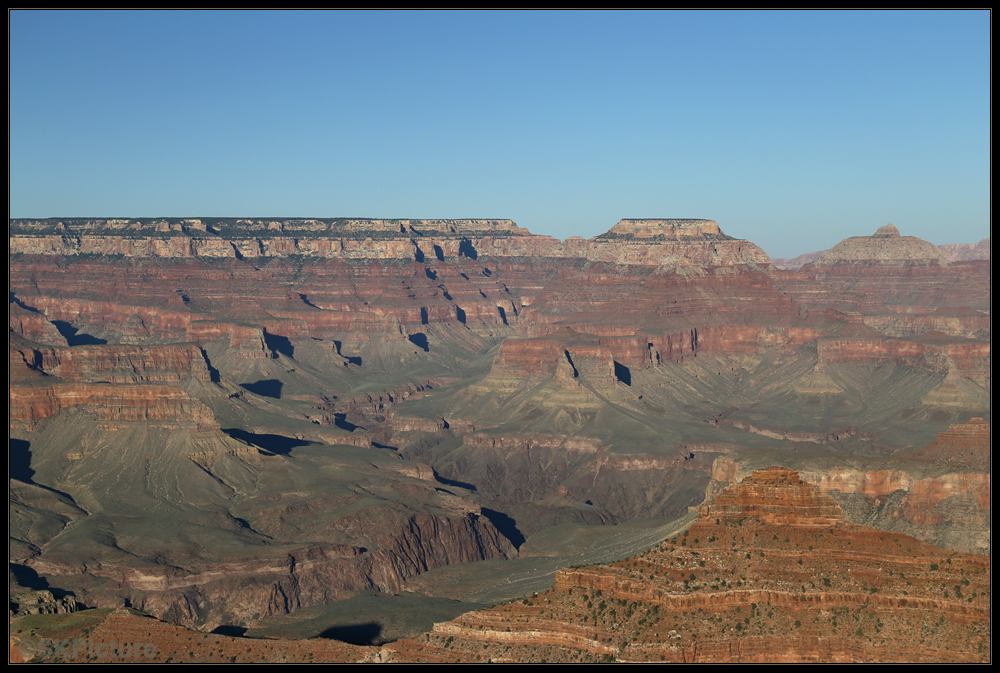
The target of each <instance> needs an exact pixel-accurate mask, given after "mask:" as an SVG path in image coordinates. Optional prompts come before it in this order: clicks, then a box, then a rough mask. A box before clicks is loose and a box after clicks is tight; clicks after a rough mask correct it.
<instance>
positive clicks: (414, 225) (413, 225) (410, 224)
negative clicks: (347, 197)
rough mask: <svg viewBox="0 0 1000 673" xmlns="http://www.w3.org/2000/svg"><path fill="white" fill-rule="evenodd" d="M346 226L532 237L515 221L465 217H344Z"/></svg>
mask: <svg viewBox="0 0 1000 673" xmlns="http://www.w3.org/2000/svg"><path fill="white" fill-rule="evenodd" d="M343 227H344V229H345V230H347V231H351V232H365V231H390V232H399V233H402V234H417V235H422V234H425V233H427V234H434V235H448V234H453V235H460V236H461V235H471V236H530V235H531V233H530V232H529V231H528V230H527V229H522V228H521V227H519V226H517V225H516V224H515V223H514V220H493V219H462V220H411V219H403V220H399V219H396V220H373V219H354V220H344V221H343Z"/></svg>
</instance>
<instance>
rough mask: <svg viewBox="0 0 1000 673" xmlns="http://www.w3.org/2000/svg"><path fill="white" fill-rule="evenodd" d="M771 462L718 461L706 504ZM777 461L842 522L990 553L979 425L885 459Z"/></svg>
mask: <svg viewBox="0 0 1000 673" xmlns="http://www.w3.org/2000/svg"><path fill="white" fill-rule="evenodd" d="M774 459H775V457H774V456H773V455H760V456H755V455H754V453H753V452H748V451H742V452H734V453H729V454H726V455H722V456H719V457H718V458H716V459H715V462H714V463H713V465H712V482H711V484H710V485H709V487H708V491H707V494H706V501H707V502H711V501H712V499H713V498H716V497H718V494H719V493H721V492H722V490H723V489H725V488H726V487H727V486H729V485H733V484H737V483H738V482H739V481H740V480H741V479H744V478H748V477H749V475H751V474H752V473H754V471H755V470H758V469H760V467H761V463H762V462H767V461H773V460H774ZM782 462H783V463H784V464H785V465H786V466H788V467H789V468H792V469H796V470H798V471H799V473H800V474H801V475H802V478H803V479H805V480H807V481H808V482H810V483H812V484H815V485H816V486H817V487H819V488H820V489H821V490H823V491H824V492H825V493H827V494H829V495H830V496H833V497H834V498H835V499H836V501H837V502H838V504H839V505H840V506H841V507H843V509H844V512H845V516H846V517H847V519H848V520H849V521H853V522H855V523H859V524H865V525H869V526H872V527H875V528H878V529H880V530H888V531H897V532H904V533H907V534H909V535H913V536H915V537H917V538H919V539H921V540H925V541H928V542H931V543H933V544H936V545H938V546H941V547H945V548H950V549H956V550H959V551H964V552H972V553H984V552H987V551H988V550H989V549H990V547H991V542H990V539H991V536H990V527H991V524H990V521H991V517H990V509H991V492H992V486H991V475H990V470H989V465H990V425H989V423H986V422H985V421H983V420H982V419H981V418H973V419H971V420H970V421H969V422H968V423H961V424H956V425H952V426H951V427H950V428H949V429H948V430H947V431H945V432H942V433H940V434H938V438H937V439H936V440H935V441H933V442H932V443H931V444H929V445H928V446H926V447H923V448H919V449H911V450H906V451H901V452H899V453H897V454H896V455H894V456H891V457H886V458H878V459H874V458H863V457H854V456H844V455H837V454H825V455H824V454H811V455H808V454H797V455H796V454H790V455H787V456H785V457H784V458H783V459H782Z"/></svg>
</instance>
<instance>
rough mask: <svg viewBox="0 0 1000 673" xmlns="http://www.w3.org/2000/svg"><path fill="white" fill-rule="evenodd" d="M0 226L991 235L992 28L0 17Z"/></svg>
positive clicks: (922, 17) (799, 249)
mask: <svg viewBox="0 0 1000 673" xmlns="http://www.w3.org/2000/svg"><path fill="white" fill-rule="evenodd" d="M9 31H10V127H9V129H10V131H9V142H10V154H9V162H10V165H9V170H10V184H9V187H10V201H9V209H10V212H9V214H10V216H11V217H54V216H58V217H156V216H164V217H184V216H217V217H226V216H240V217H243V216H247V217H249V216H252V217H269V216H282V217H385V218H463V217H477V218H507V219H513V220H514V221H516V222H517V223H518V224H519V225H520V226H522V227H526V228H527V229H529V230H530V231H531V232H532V233H536V234H548V235H551V236H556V237H559V238H566V237H568V236H574V235H576V236H585V237H591V236H594V235H597V234H599V233H602V232H604V231H607V230H608V229H610V228H611V226H613V225H614V224H615V223H616V222H617V221H618V220H619V219H621V218H639V217H692V218H707V219H714V220H716V221H718V222H719V224H720V226H721V227H722V230H723V231H724V232H726V233H727V234H730V235H732V236H735V237H738V238H746V239H749V240H751V241H753V242H754V243H756V244H758V245H760V246H761V247H762V248H763V249H764V250H765V251H766V252H767V253H768V254H769V255H771V256H772V257H794V256H796V255H799V254H802V253H805V252H812V251H816V250H822V249H825V248H829V247H831V246H832V245H834V244H836V243H837V242H838V241H839V240H841V239H843V238H846V237H848V236H857V235H867V234H871V233H872V232H873V231H874V230H875V229H876V228H878V227H879V226H882V225H884V224H886V223H888V222H892V223H894V224H896V225H897V226H898V227H899V229H900V232H901V233H902V234H903V235H910V236H919V237H921V238H924V239H926V240H929V241H930V242H932V243H935V244H945V243H975V242H977V241H978V240H980V239H981V238H983V237H985V236H989V234H990V190H989V175H990V113H989V111H990V14H989V12H988V11H987V10H983V11H954V12H940V11H938V12H98V11H83V12H54V11H41V12H35V11H21V10H18V11H11V12H9Z"/></svg>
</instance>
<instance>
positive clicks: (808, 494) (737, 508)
mask: <svg viewBox="0 0 1000 673" xmlns="http://www.w3.org/2000/svg"><path fill="white" fill-rule="evenodd" d="M748 518H756V519H759V520H760V521H761V522H762V523H766V524H769V525H772V526H832V525H834V524H836V523H837V522H838V521H841V520H843V518H844V511H843V510H842V509H841V508H840V505H838V504H837V503H836V501H835V500H834V499H833V498H831V497H830V496H828V495H826V494H825V493H823V491H821V490H820V489H819V488H818V487H817V486H814V485H812V484H806V483H803V482H802V481H801V480H800V479H799V473H798V472H795V471H794V470H787V469H784V468H780V467H772V468H769V469H766V470H755V471H754V473H753V475H751V476H749V477H747V478H745V479H744V480H743V481H741V482H740V483H739V484H734V485H733V486H730V487H729V488H727V489H726V490H725V491H724V492H723V493H720V494H719V495H718V496H716V497H715V500H714V502H712V503H710V504H703V505H701V506H700V507H698V521H700V522H702V523H706V522H710V521H712V520H713V519H714V520H715V522H716V523H717V524H718V523H721V522H722V521H726V522H732V521H739V520H743V519H748Z"/></svg>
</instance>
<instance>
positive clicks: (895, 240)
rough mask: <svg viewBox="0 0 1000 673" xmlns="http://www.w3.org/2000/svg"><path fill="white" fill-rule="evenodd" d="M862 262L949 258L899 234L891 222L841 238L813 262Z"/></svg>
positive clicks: (930, 245) (943, 261)
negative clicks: (869, 230)
mask: <svg viewBox="0 0 1000 673" xmlns="http://www.w3.org/2000/svg"><path fill="white" fill-rule="evenodd" d="M864 261H879V262H895V263H900V262H909V263H912V262H923V263H936V264H941V265H945V264H948V259H947V258H946V257H945V256H944V253H943V252H942V251H941V249H940V248H938V247H937V246H936V245H934V244H933V243H928V242H927V241H925V240H923V239H920V238H917V237H916V236H900V235H899V229H897V228H896V226H895V225H893V224H887V225H885V226H884V227H879V229H878V230H877V231H876V232H875V233H874V234H873V235H871V236H852V237H851V238H847V239H844V240H843V241H841V242H840V243H838V244H837V245H835V246H833V247H832V248H830V249H829V250H827V251H826V252H824V253H823V254H822V255H820V257H819V259H817V260H816V262H815V264H816V265H817V266H824V265H831V264H844V263H848V264H849V263H854V262H864Z"/></svg>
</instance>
